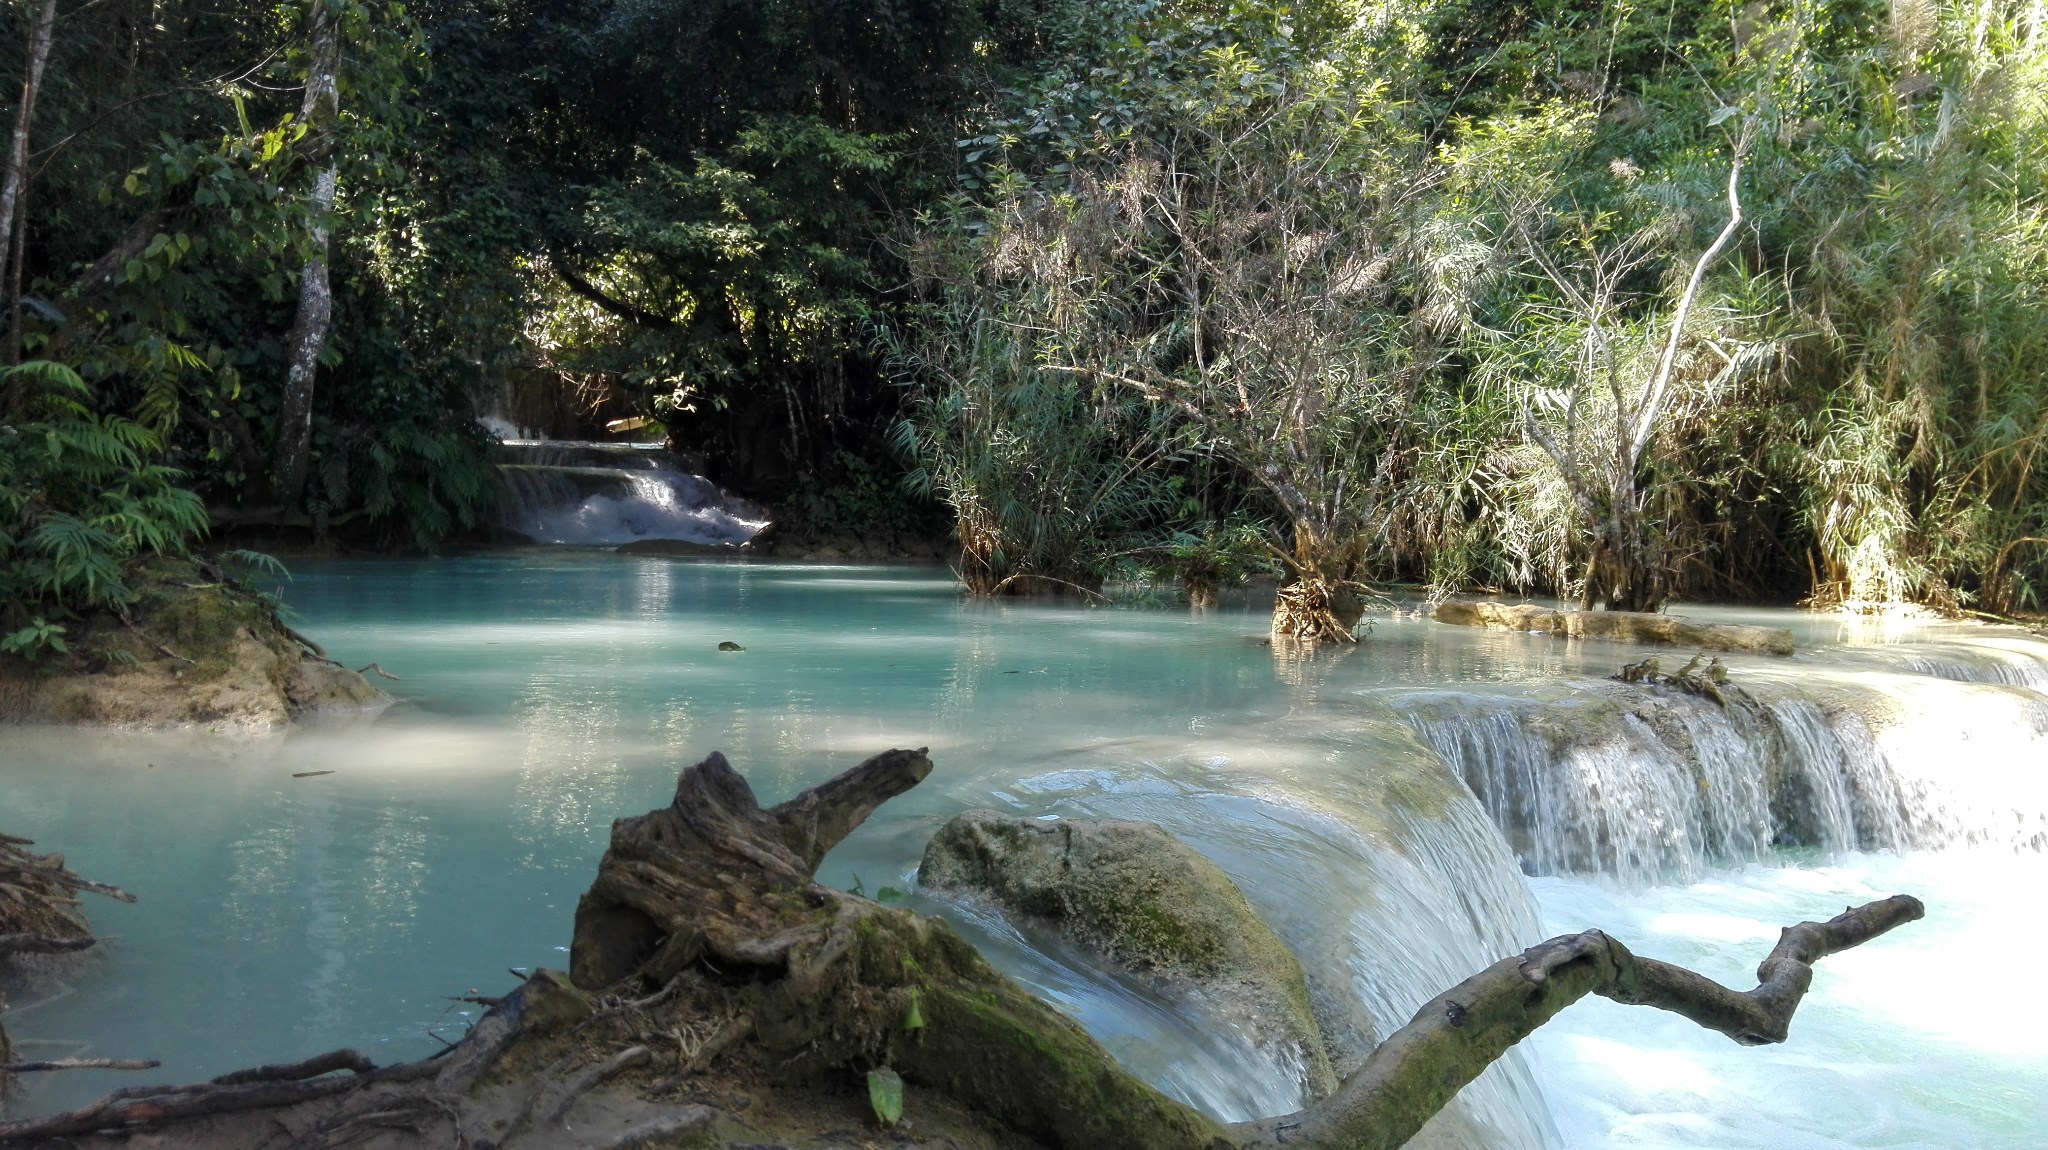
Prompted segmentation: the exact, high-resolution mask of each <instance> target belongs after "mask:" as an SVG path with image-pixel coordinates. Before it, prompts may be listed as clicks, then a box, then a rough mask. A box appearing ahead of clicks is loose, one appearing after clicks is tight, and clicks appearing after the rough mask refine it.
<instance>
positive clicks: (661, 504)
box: [498, 439, 768, 544]
mask: <svg viewBox="0 0 2048 1150" xmlns="http://www.w3.org/2000/svg"><path fill="white" fill-rule="evenodd" d="M500 451H501V453H502V454H501V462H500V463H499V465H498V470H499V473H500V474H501V475H502V476H504V479H505V487H506V494H507V498H506V502H505V511H504V516H503V519H502V525H503V526H504V527H505V528H507V529H508V530H511V531H516V532H518V533H519V534H521V535H524V536H526V537H527V538H529V539H531V540H533V541H534V542H536V543H582V544H618V543H630V542H632V541H634V540H636V539H681V540H685V541H688V542H691V543H709V544H720V543H727V544H733V543H744V542H746V541H747V540H748V539H750V538H752V537H753V536H754V535H755V533H757V532H759V531H760V530H761V529H762V528H763V527H766V526H767V525H768V513H767V511H766V510H765V509H763V508H761V507H759V506H757V505H756V504H754V503H751V502H750V501H748V500H745V499H742V498H739V497H738V496H735V495H732V494H730V493H729V492H726V491H724V490H723V489H721V488H720V487H719V486H718V485H717V484H716V483H713V482H712V481H711V480H709V479H706V478H705V477H704V476H702V475H700V474H697V473H696V472H695V471H694V470H692V469H688V468H685V467H684V466H682V465H681V461H679V460H678V459H677V458H676V457H675V455H674V454H672V453H671V452H669V451H668V450H667V449H666V448H665V447H663V446H662V445H661V444H658V443H598V442H587V441H580V440H561V439H507V440H504V441H502V443H501V445H500Z"/></svg>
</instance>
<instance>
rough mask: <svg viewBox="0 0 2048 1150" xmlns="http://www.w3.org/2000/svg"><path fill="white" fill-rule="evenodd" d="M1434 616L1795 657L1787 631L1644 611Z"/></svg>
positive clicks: (1461, 606) (1454, 611) (1491, 611)
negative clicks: (1708, 621)
mask: <svg viewBox="0 0 2048 1150" xmlns="http://www.w3.org/2000/svg"><path fill="white" fill-rule="evenodd" d="M1431 617H1432V618H1434V619H1435V620H1436V621H1437V622H1439V623H1450V624H1453V625H1455V626H1460V627H1491V628H1494V629H1495V630H1503V631H1536V632H1539V633H1542V634H1546V635H1554V636H1556V637H1558V638H1560V639H1611V640H1613V641H1615V642H1619V643H1657V644H1666V645H1669V646H1675V647H1698V648H1700V649H1701V650H1705V651H1757V652H1762V653H1765V654H1770V655H1790V654H1791V653H1792V651H1793V641H1792V632H1790V631H1788V630H1786V629H1785V628H1783V627H1752V626H1749V625H1747V624H1742V623H1695V622H1693V621H1691V620H1690V619H1686V618H1683V617H1681V616H1678V615H1654V614H1650V613H1648V612H1643V611H1560V610H1557V609H1556V608H1553V607H1539V606H1537V605H1536V604H1534V603H1519V604H1510V603H1495V602H1493V601H1491V600H1481V601H1477V602H1471V601H1461V600H1448V601H1446V602H1443V603H1439V604H1437V608H1436V611H1435V612H1434V613H1433V614H1432V615H1431Z"/></svg>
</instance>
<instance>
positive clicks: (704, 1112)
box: [591, 1106, 718, 1150]
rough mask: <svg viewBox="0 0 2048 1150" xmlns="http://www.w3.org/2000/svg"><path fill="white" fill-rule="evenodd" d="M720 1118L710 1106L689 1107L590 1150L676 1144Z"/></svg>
mask: <svg viewBox="0 0 2048 1150" xmlns="http://www.w3.org/2000/svg"><path fill="white" fill-rule="evenodd" d="M717 1118H718V1111H716V1110H713V1109H711V1108H710V1107H709V1106H688V1107H685V1108H683V1109H681V1110H678V1111H676V1112H675V1113H674V1114H671V1115H669V1116H668V1117H666V1118H656V1119H655V1120H653V1121H652V1122H643V1123H641V1124H640V1125H638V1126H635V1127H632V1128H631V1129H628V1130H625V1131H623V1132H621V1133H619V1134H616V1135H614V1136H612V1137H610V1138H607V1139H605V1140H604V1141H603V1142H600V1143H598V1144H597V1145H595V1146H593V1147H591V1150H637V1148H638V1147H641V1146H645V1145H647V1144H648V1143H649V1142H656V1141H664V1140H667V1141H673V1140H675V1139H679V1138H683V1137H685V1136H687V1135H690V1134H694V1133H696V1132H697V1131H699V1130H702V1129H704V1128H705V1127H706V1126H709V1125H711V1123H712V1122H714V1121H716V1120H717Z"/></svg>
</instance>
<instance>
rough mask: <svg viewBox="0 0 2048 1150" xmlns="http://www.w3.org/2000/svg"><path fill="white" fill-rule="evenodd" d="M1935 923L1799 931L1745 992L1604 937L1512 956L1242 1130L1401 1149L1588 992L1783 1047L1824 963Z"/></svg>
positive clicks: (1901, 909) (1919, 909) (1569, 940)
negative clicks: (1343, 1070)
mask: <svg viewBox="0 0 2048 1150" xmlns="http://www.w3.org/2000/svg"><path fill="white" fill-rule="evenodd" d="M1925 913H1926V909H1925V908H1924V907H1923V906H1922V905H1921V904H1920V900H1919V899H1916V898H1913V897H1911V896H1909V895H1893V896H1892V897H1891V898H1888V899H1882V900H1879V901H1877V902H1872V903H1866V904H1865V905H1863V906H1859V907H1851V908H1850V909H1848V910H1846V911H1844V912H1842V913H1841V914H1840V915H1837V916H1836V917H1834V918H1832V919H1830V920H1828V921H1827V922H1824V923H1814V922H1802V923H1800V924H1799V925H1797V926H1793V927H1788V928H1787V929H1786V930H1785V932H1784V933H1783V934H1782V935H1781V936H1780V937H1779V939H1778V945H1777V946H1776V947H1774V948H1772V950H1771V953H1770V956H1769V957H1767V958H1765V959H1764V961H1763V964H1762V965H1761V966H1759V967H1758V968H1757V980H1758V983H1759V985H1758V986H1757V988H1756V989H1755V990H1751V991H1747V992H1737V991H1733V990H1730V989H1728V988H1727V987H1725V986H1722V985H1721V984H1720V983H1717V982H1715V981H1714V980H1713V979H1710V978H1708V977H1706V976H1705V975H1702V974H1697V973H1695V972H1693V971H1690V970H1687V969H1685V968H1684V967H1682V966H1674V965H1672V964H1670V963H1668V962H1659V961H1658V960H1656V959H1653V958H1638V957H1636V956H1635V955H1634V954H1631V953H1630V952H1629V951H1628V949H1627V948H1626V947H1624V946H1622V945H1621V944H1620V943H1619V942H1616V941H1615V940H1614V939H1612V938H1609V937H1608V936H1607V935H1605V934H1603V933H1601V932H1600V931H1597V930H1589V931H1585V932H1583V933H1580V934H1570V935H1565V936H1563V937H1560V938H1553V939H1551V940H1550V941H1548V942H1544V943H1539V944H1538V945H1536V946H1533V947H1531V948H1529V949H1528V950H1526V951H1524V952H1522V953H1521V954H1520V955H1517V956H1515V957H1512V958H1504V959H1502V960H1501V961H1499V962H1496V963H1494V964H1493V965H1492V966H1490V967H1487V968H1486V969H1485V970H1483V971H1481V972H1479V973H1478V974H1475V975H1473V976H1472V977H1471V978H1468V979H1466V980H1465V981H1463V982H1461V983H1459V984H1458V985H1456V986H1454V987H1452V988H1451V989H1450V990H1447V991H1445V992H1444V993H1442V994H1440V995H1438V996H1437V997H1435V998H1433V999H1431V1000H1430V1001H1429V1002H1427V1003H1425V1004H1424V1005H1423V1007H1422V1009H1420V1010H1418V1011H1416V1012H1415V1017H1414V1018H1413V1019H1412V1020H1410V1021H1409V1023H1408V1025H1406V1026H1404V1027H1402V1028H1401V1029H1400V1030H1398V1031H1396V1032H1395V1033H1394V1035H1393V1036H1392V1037H1390V1038H1388V1039H1387V1040H1386V1041H1385V1042H1383V1043H1381V1044H1380V1045H1379V1046H1378V1047H1377V1048H1376V1049H1374V1050H1373V1052H1372V1054H1371V1055H1370V1056H1368V1057H1367V1058H1366V1060H1365V1065H1363V1066H1361V1067H1359V1068H1358V1070H1357V1071H1356V1072H1355V1073H1353V1074H1352V1075H1351V1076H1350V1077H1349V1078H1347V1079H1345V1080H1344V1083H1343V1084H1342V1085H1341V1086H1339V1087H1338V1088H1337V1092H1336V1093H1335V1094H1333V1095H1331V1096H1330V1097H1329V1098H1328V1099H1326V1100H1324V1101H1323V1102H1321V1103H1319V1104H1318V1105H1316V1106H1313V1107H1311V1108H1309V1109H1307V1110H1304V1111H1302V1112H1300V1113H1298V1114H1292V1115H1288V1116H1286V1117H1284V1118H1268V1119H1264V1120H1262V1121H1259V1122H1251V1123H1244V1124H1242V1125H1240V1126H1238V1127H1235V1128H1233V1129H1234V1132H1235V1133H1238V1134H1240V1135H1242V1136H1244V1145H1245V1146H1246V1148H1247V1150H1250V1148H1252V1147H1265V1146H1282V1145H1285V1146H1292V1147H1313V1148H1328V1150H1336V1148H1338V1147H1343V1148H1344V1150H1396V1148H1397V1147H1400V1146H1402V1145H1404V1144H1406V1143H1407V1141H1408V1140H1409V1139H1410V1138H1412V1137H1414V1136H1415V1133H1416V1132H1417V1131H1419V1130H1421V1129H1422V1125H1423V1123H1425V1122H1427V1121H1428V1120H1429V1118H1430V1116H1431V1115H1434V1114H1435V1113H1436V1112H1437V1111H1439V1110H1441V1109H1443V1107H1444V1106H1445V1105H1446V1104H1447V1103H1449V1102H1450V1100H1451V1098H1452V1096H1454V1095H1455V1094H1457V1092H1458V1091H1459V1090H1461V1089H1463V1088H1464V1086H1465V1085H1466V1084H1467V1083H1469V1082H1471V1081H1472V1080H1473V1079H1474V1078H1477V1077H1478V1076H1479V1072H1480V1071H1482V1070H1484V1069H1486V1067H1487V1066H1488V1065H1490V1064H1491V1063H1492V1062H1493V1061H1494V1060H1495V1059H1497V1058H1499V1057H1500V1056H1501V1055H1503V1054H1505V1053H1507V1051H1508V1049H1509V1048H1510V1047H1512V1046H1514V1045H1515V1044H1516V1043H1518V1042H1520V1041H1521V1040H1522V1039H1524V1038H1527V1037H1528V1036H1529V1035H1530V1034H1532V1033H1534V1032H1535V1030H1536V1028H1537V1027H1539V1026H1542V1025H1543V1024H1544V1023H1546V1022H1548V1021H1550V1019H1551V1018H1553V1017H1555V1016H1556V1014H1557V1013H1558V1012H1559V1011H1561V1010H1563V1009H1564V1008H1565V1007H1567V1006H1570V1005H1571V1004H1572V1003H1574V1002H1577V1001H1578V1000H1579V999H1581V998H1584V997H1585V996H1586V995H1588V994H1598V995H1601V996H1602V997H1605V998H1611V999H1613V1000H1614V1001H1616V1002H1622V1003H1627V1004H1629V1005H1633V1006H1654V1007H1657V1008H1658V1009H1660V1010H1669V1011H1672V1012H1674V1013H1676V1014H1680V1015H1683V1016H1685V1017H1686V1018H1689V1019H1691V1020H1692V1021H1694V1022H1697V1023H1699V1024H1700V1025H1701V1026H1704V1027H1706V1028H1707V1029H1709V1030H1715V1031H1719V1032H1720V1033H1722V1034H1726V1035H1728V1036H1729V1037H1730V1038H1733V1039H1734V1040H1735V1041H1737V1042H1740V1043H1742V1044H1744V1045H1746V1046H1756V1045H1762V1044H1766V1043H1772V1042H1783V1041H1784V1040H1785V1034H1786V1030H1787V1028H1788V1027H1789V1026H1790V1025H1791V1022H1792V1014H1793V1012H1794V1011H1795V1010H1797V1009H1798V1008H1799V1001H1800V999H1801V998H1803V997H1805V995H1806V991H1807V988H1808V987H1809V986H1811V985H1812V984H1813V963H1814V962H1816V961H1818V960H1819V959H1822V958H1825V957H1827V956H1828V955H1830V954H1835V953H1837V952H1839V951H1843V950H1847V949H1849V948H1850V947H1852V946H1859V945H1861V944H1863V943H1866V942H1869V941H1870V940H1871V939H1873V938H1876V937H1877V936H1878V935H1881V934H1883V933H1885V932H1886V931H1888V930H1891V929H1892V928H1893V927H1896V926H1900V925H1902V924H1904V923H1908V922H1912V921H1914V920H1915V919H1918V918H1920V917H1921V916H1922V915H1923V914H1925Z"/></svg>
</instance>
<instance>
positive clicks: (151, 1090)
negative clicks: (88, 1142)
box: [0, 1050, 374, 1142]
mask: <svg viewBox="0 0 2048 1150" xmlns="http://www.w3.org/2000/svg"><path fill="white" fill-rule="evenodd" d="M336 1070H350V1071H354V1073H353V1074H352V1075H351V1076H350V1077H347V1078H323V1077H318V1076H319V1075H324V1074H329V1073H332V1072H333V1071H336ZM372 1070H374V1067H373V1066H371V1064H370V1060H369V1059H367V1058H364V1057H363V1056H362V1055H360V1054H357V1053H356V1052H355V1051H353V1050H337V1051H334V1052H333V1053H331V1054H323V1055H321V1056H320V1057H318V1058H311V1059H308V1060H306V1061H305V1062H297V1063H290V1064H286V1065H280V1066H259V1067H256V1068H254V1069H251V1070H238V1071H236V1072H234V1073H233V1074H224V1075H222V1076H221V1077H219V1078H216V1079H214V1080H212V1081H211V1082H199V1083H192V1084H190V1085H185V1086H136V1087H130V1088H128V1089H125V1090H116V1091H114V1092H113V1093H112V1094H109V1095H107V1096H106V1097H105V1098H102V1099H100V1100H99V1101H98V1102H95V1103H93V1104H91V1105H90V1106H84V1107H81V1108H79V1109H77V1110H70V1111H66V1112H65V1113H62V1114H51V1115H47V1116H45V1117H42V1118H29V1119H23V1120H21V1121H18V1122H0V1142H25V1141H28V1140H30V1139H40V1138H57V1137H62V1136H65V1135H77V1134H91V1133H93V1132H95V1131H100V1130H118V1129H123V1128H126V1127H131V1126H155V1125H161V1124H164V1123H168V1122H176V1121H180V1120H187V1119H192V1118H200V1117H205V1116H208V1115H215V1114H230V1113H234V1112H236V1111H242V1110H268V1109H277V1108H283V1107H287V1106H291V1105H294V1104H296V1103H301V1102H307V1101H310V1100H313V1099H316V1098H325V1097H328V1096H331V1095H335V1094H340V1093H344V1092H346V1091H349V1090H353V1089H355V1088H356V1087H358V1086H360V1085H361V1084H362V1083H363V1082H364V1081H366V1080H367V1078H366V1076H367V1075H368V1074H369V1073H370V1072H371V1071H372Z"/></svg>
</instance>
